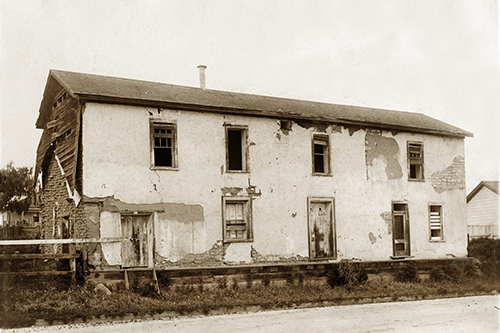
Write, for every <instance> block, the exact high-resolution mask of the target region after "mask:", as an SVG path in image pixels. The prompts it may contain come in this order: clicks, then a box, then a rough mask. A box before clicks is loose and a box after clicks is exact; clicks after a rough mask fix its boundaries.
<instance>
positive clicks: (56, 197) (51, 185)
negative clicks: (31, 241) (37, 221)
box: [41, 156, 86, 253]
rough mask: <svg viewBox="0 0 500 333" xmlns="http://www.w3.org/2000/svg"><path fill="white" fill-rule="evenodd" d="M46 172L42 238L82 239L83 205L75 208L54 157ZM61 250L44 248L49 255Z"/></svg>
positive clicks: (83, 232)
mask: <svg viewBox="0 0 500 333" xmlns="http://www.w3.org/2000/svg"><path fill="white" fill-rule="evenodd" d="M46 172H47V176H46V181H45V184H44V187H43V189H42V194H41V201H42V210H41V219H42V232H41V235H42V238H44V239H62V238H78V237H82V236H83V235H85V234H86V230H85V227H84V224H83V223H82V222H81V221H83V218H84V213H83V209H82V207H81V205H80V206H79V207H75V202H74V201H73V200H72V199H71V198H70V197H69V195H68V190H67V187H66V179H65V177H64V175H63V174H62V173H61V169H60V168H59V165H58V163H57V161H56V159H55V157H54V156H52V157H51V161H50V164H49V167H48V169H47V171H46ZM61 249H62V247H61V246H60V245H46V246H44V247H43V251H44V252H47V253H54V252H60V251H61ZM77 249H78V246H77Z"/></svg>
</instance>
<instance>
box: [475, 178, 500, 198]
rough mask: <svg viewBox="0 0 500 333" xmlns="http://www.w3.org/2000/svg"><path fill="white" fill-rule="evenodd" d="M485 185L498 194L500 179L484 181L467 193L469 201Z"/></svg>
mask: <svg viewBox="0 0 500 333" xmlns="http://www.w3.org/2000/svg"><path fill="white" fill-rule="evenodd" d="M483 187H486V188H487V189H489V190H491V191H493V192H494V193H496V194H498V181H482V182H480V183H479V184H478V185H477V186H476V187H475V188H474V189H473V190H472V191H470V193H469V194H468V195H467V202H469V201H471V200H472V198H474V197H475V196H476V194H478V193H479V191H481V189H482V188H483Z"/></svg>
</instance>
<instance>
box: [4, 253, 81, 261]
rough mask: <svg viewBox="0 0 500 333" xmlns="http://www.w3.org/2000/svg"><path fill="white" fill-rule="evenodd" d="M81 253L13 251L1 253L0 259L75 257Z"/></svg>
mask: <svg viewBox="0 0 500 333" xmlns="http://www.w3.org/2000/svg"><path fill="white" fill-rule="evenodd" d="M79 257H80V255H79V254H76V253H13V254H0V259H4V260H17V259H75V258H79Z"/></svg>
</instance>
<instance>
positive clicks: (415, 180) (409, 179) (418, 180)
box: [408, 178, 425, 183]
mask: <svg viewBox="0 0 500 333" xmlns="http://www.w3.org/2000/svg"><path fill="white" fill-rule="evenodd" d="M408 181H409V182H417V183H425V178H423V179H416V178H408Z"/></svg>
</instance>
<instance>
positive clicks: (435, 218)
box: [429, 205, 443, 240]
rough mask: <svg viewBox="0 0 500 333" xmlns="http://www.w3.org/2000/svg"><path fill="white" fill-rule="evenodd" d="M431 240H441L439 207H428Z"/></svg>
mask: <svg viewBox="0 0 500 333" xmlns="http://www.w3.org/2000/svg"><path fill="white" fill-rule="evenodd" d="M429 223H430V229H431V234H430V238H431V240H443V210H442V206H441V205H430V206H429Z"/></svg>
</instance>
